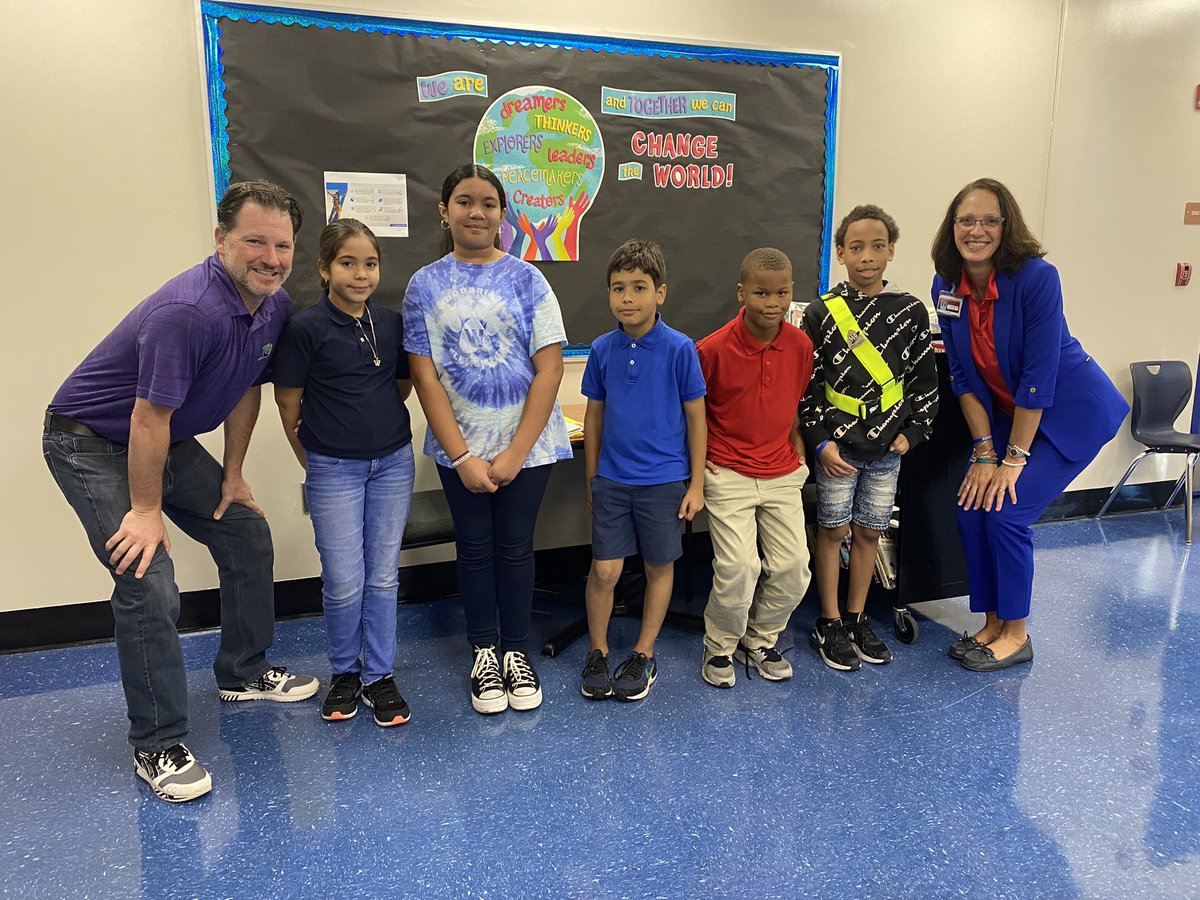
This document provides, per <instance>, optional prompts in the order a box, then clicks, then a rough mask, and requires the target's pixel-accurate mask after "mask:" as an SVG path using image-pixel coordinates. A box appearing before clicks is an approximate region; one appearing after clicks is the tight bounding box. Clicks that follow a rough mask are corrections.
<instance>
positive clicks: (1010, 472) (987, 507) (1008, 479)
mask: <svg viewBox="0 0 1200 900" xmlns="http://www.w3.org/2000/svg"><path fill="white" fill-rule="evenodd" d="M995 468H996V471H995V473H994V474H993V475H992V480H991V483H990V484H989V485H988V488H987V493H985V494H984V495H983V509H984V511H985V512H989V511H993V510H994V511H995V512H1000V509H1001V507H1003V506H1004V496H1005V495H1006V494H1007V495H1008V497H1009V498H1010V499H1011V500H1012V502H1013V503H1016V502H1017V479H1018V478H1020V477H1021V472H1022V471H1023V470H1024V469H1025V466H1006V465H1003V464H1001V465H999V466H996V467H995ZM993 504H994V505H993Z"/></svg>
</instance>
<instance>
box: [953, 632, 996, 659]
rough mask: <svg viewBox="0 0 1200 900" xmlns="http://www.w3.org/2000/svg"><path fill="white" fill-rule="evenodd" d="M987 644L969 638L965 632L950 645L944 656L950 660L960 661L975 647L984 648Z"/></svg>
mask: <svg viewBox="0 0 1200 900" xmlns="http://www.w3.org/2000/svg"><path fill="white" fill-rule="evenodd" d="M986 646H987V644H981V643H979V641H977V640H975V638H973V637H971V636H970V635H969V634H967V633H966V632H965V631H964V632H963V636H962V637H960V638H959V639H958V640H957V641H955V642H954V643H953V644H951V645H950V649H949V650H947V651H946V655H947V656H949V657H950V658H951V659H962V658H963V657H964V656H966V655H967V653H968V652H970V651H971V650H974V649H975V648H976V647H986Z"/></svg>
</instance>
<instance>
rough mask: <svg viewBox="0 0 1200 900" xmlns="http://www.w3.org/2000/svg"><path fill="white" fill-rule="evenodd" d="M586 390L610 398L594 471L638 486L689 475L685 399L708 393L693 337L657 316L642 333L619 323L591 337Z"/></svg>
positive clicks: (594, 397)
mask: <svg viewBox="0 0 1200 900" xmlns="http://www.w3.org/2000/svg"><path fill="white" fill-rule="evenodd" d="M583 395H584V396H585V397H588V398H590V399H592V400H600V401H603V403H604V436H603V437H602V438H601V441H600V465H599V468H598V469H597V472H596V474H598V475H600V476H601V477H603V478H608V479H610V480H611V481H619V482H621V483H622V484H637V485H645V484H667V483H669V482H672V481H684V480H686V479H687V478H688V477H690V475H691V467H690V465H689V456H688V446H687V423H686V421H685V420H684V416H683V404H684V403H685V402H687V401H688V400H695V399H697V398H698V397H703V396H704V376H703V375H702V374H701V373H700V359H699V357H698V356H697V355H696V345H695V344H694V343H693V342H692V339H691V338H689V337H688V336H687V335H685V334H680V333H679V332H678V331H676V330H675V329H674V328H670V327H668V326H667V325H666V323H664V322H663V320H662V318H661V317H658V316H656V318H655V322H654V327H653V328H651V329H650V330H649V331H647V332H646V333H645V334H644V335H642V336H641V337H640V338H637V339H634V338H631V337H629V336H628V335H627V334H626V333H625V331H624V329H622V328H621V326H619V325H618V326H617V329H616V331H610V332H609V333H608V334H603V335H601V336H600V337H598V338H596V340H595V341H593V342H592V352H591V354H590V355H589V356H588V361H587V368H586V369H585V370H584V372H583Z"/></svg>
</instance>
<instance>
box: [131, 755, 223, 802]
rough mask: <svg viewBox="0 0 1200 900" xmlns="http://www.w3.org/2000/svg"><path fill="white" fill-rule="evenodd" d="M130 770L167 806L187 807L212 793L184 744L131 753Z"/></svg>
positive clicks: (201, 767) (206, 778) (202, 769)
mask: <svg viewBox="0 0 1200 900" xmlns="http://www.w3.org/2000/svg"><path fill="white" fill-rule="evenodd" d="M133 770H134V771H135V772H137V774H138V777H139V778H140V779H142V781H144V782H146V784H148V785H150V787H151V788H152V789H153V790H154V793H155V794H157V795H158V796H159V797H161V798H162V799H163V800H166V801H167V802H168V803H186V802H187V801H188V800H195V799H196V798H197V797H202V796H204V795H205V794H207V793H208V792H209V791H211V790H212V778H210V777H209V774H208V773H207V772H206V771H204V767H203V766H201V765H200V763H198V762H196V757H194V756H192V752H191V751H190V750H188V748H187V747H185V746H184V745H183V744H175V745H174V746H171V747H168V748H167V749H166V750H150V751H146V750H134V751H133Z"/></svg>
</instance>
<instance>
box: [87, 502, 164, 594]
mask: <svg viewBox="0 0 1200 900" xmlns="http://www.w3.org/2000/svg"><path fill="white" fill-rule="evenodd" d="M159 544H162V546H163V550H165V551H166V552H167V553H170V552H171V537H170V535H168V534H167V526H166V523H165V522H163V517H162V512H161V511H160V510H154V511H153V512H138V511H137V510H136V509H131V510H130V511H129V512H127V513H125V518H123V519H122V520H121V527H120V528H118V529H117V533H116V534H114V535H113V536H112V537H110V538H109V539H108V542H107V543H106V544H105V545H104V549H105V550H111V551H112V556H111V557H109V560H108V561H109V563H110V564H111V565H113V566H115V567H116V573H117V574H118V575H124V574H125V571H126V570H127V569H128V568H129V567H130V566H131V565H133V563H134V561H135V560H137V559H138V558H139V557H140V558H141V561H140V562H139V563H138V567H137V570H136V571H135V572H134V573H133V577H134V578H141V577H142V576H143V575H145V574H146V570H147V569H149V568H150V563H151V562H152V561H153V560H154V553H155V551H157V550H158V545H159Z"/></svg>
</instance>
